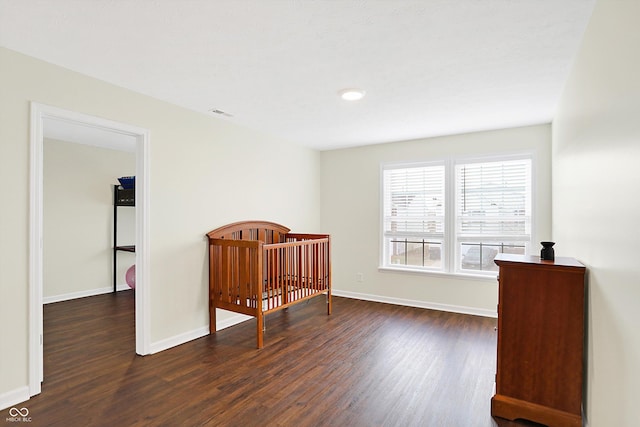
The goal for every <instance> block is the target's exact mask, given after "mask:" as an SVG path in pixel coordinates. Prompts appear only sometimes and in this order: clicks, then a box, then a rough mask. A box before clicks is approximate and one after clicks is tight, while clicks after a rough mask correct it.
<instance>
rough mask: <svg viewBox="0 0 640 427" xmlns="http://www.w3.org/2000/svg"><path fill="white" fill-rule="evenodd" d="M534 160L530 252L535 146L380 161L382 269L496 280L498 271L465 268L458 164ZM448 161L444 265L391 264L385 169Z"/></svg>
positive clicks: (532, 234) (532, 235) (532, 187)
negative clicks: (459, 228) (459, 230)
mask: <svg viewBox="0 0 640 427" xmlns="http://www.w3.org/2000/svg"><path fill="white" fill-rule="evenodd" d="M523 159H527V160H529V161H530V176H529V180H530V195H529V196H530V200H531V202H530V234H529V237H530V239H529V242H528V244H526V245H525V254H526V255H530V254H531V250H532V248H533V243H534V241H535V240H534V239H535V236H536V223H537V217H536V156H535V152H534V151H531V150H522V151H518V152H509V153H493V154H486V155H481V156H448V157H445V158H435V159H429V160H424V161H413V162H383V163H381V164H380V175H379V183H380V187H379V191H380V193H379V195H380V211H379V215H380V225H379V230H378V236H379V264H378V269H379V270H381V271H395V272H401V273H413V274H422V275H434V276H457V277H460V278H470V279H474V280H475V279H490V280H495V277H496V276H497V271H481V270H478V271H475V270H466V269H464V270H463V269H461V268H460V264H461V259H460V253H459V252H460V249H459V246H460V245H459V242H458V235H457V230H456V226H457V224H456V221H457V217H456V215H457V211H456V208H457V206H456V203H457V200H455V198H456V168H457V166H458V165H461V164H468V163H490V162H507V161H512V160H523ZM438 164H440V165H442V164H443V165H444V167H445V177H444V179H445V183H444V187H445V193H444V194H445V196H444V197H445V212H444V217H445V220H444V237H443V243H442V247H443V250H442V252H441V256H442V269H439V270H434V269H426V268H422V267H417V266H408V265H401V264H391V263H389V262H387V260H386V259H385V257H386V251H385V244H386V243H385V242H386V240H385V229H384V227H385V197H386V196H385V184H384V173H385V170H389V169H401V168H409V167H423V166H431V165H438Z"/></svg>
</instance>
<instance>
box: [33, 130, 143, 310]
mask: <svg viewBox="0 0 640 427" xmlns="http://www.w3.org/2000/svg"><path fill="white" fill-rule="evenodd" d="M88 142H90V141H88ZM135 160H136V156H135V154H134V153H131V152H126V151H117V150H111V149H106V148H99V147H93V146H90V145H83V144H75V143H71V142H64V141H57V140H52V139H45V141H44V175H43V176H44V178H43V181H44V185H43V187H44V188H43V189H44V191H43V193H44V194H43V202H44V233H43V234H44V250H43V252H44V266H43V270H44V271H43V273H44V276H43V277H44V279H43V294H44V299H45V302H46V301H49V300H54V301H57V300H61V299H69V298H70V297H74V296H76V297H77V296H86V295H92V294H96V293H101V292H102V293H103V292H105V291H107V292H108V291H109V290H111V289H113V281H112V280H113V266H112V259H113V251H112V247H113V243H112V242H113V184H117V183H118V181H117V178H118V177H120V176H130V175H135V172H136V164H135V163H136V162H135ZM118 244H120V245H127V244H128V245H132V244H135V209H134V208H130V207H122V208H118ZM118 261H119V262H118V272H117V274H116V278H117V283H118V284H119V285H122V284H124V283H125V278H124V276H125V272H126V270H127V268H128V267H129V266H130V265H131V264H134V263H135V255H134V254H131V253H127V252H120V253H118Z"/></svg>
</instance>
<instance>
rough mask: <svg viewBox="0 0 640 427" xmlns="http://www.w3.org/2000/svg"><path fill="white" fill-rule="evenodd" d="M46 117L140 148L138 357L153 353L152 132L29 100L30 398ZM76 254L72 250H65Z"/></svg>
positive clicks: (37, 385)
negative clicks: (122, 139) (130, 139)
mask: <svg viewBox="0 0 640 427" xmlns="http://www.w3.org/2000/svg"><path fill="white" fill-rule="evenodd" d="M44 119H48V120H61V121H64V122H66V123H70V124H75V125H78V126H85V127H87V126H88V127H93V128H96V129H99V130H102V131H107V132H115V133H118V134H121V135H127V136H131V137H134V138H135V141H136V143H135V144H136V147H135V153H136V214H135V215H136V242H135V243H136V291H135V292H136V298H135V312H136V314H135V325H136V326H135V328H136V353H137V354H139V355H146V354H149V353H150V351H149V348H150V338H149V337H150V326H149V323H150V322H149V319H150V304H149V301H150V292H149V283H150V280H149V137H150V132H149V130H148V129H144V128H140V127H136V126H131V125H128V124H125V123H119V122H114V121H111V120H107V119H102V118H99V117H94V116H89V115H86V114H81V113H77V112H74V111H68V110H63V109H61V108H56V107H52V106H49V105H44V104H40V103H36V102H31V135H30V143H31V157H30V190H29V191H30V200H29V395H30V396H33V395H36V394H39V393H40V391H41V383H42V381H43V378H44V372H43V347H42V340H43V336H42V334H43V319H42V305H43V246H42V242H43V231H44V230H43V204H44V203H43V175H44V174H43V166H44V162H43V160H44V154H43V148H44ZM67 249H68V250H69V253H73V248H67Z"/></svg>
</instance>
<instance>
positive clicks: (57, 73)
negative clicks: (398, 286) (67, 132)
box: [0, 48, 320, 397]
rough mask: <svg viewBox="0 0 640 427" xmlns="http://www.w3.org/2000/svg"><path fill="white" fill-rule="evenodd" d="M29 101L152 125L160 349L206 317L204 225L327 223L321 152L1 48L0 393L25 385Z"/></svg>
mask: <svg viewBox="0 0 640 427" xmlns="http://www.w3.org/2000/svg"><path fill="white" fill-rule="evenodd" d="M30 101H36V102H39V103H43V104H47V105H52V106H55V107H59V108H63V109H66V110H71V111H77V112H80V113H83V114H89V115H93V116H98V117H103V118H106V119H109V120H115V121H118V122H123V123H128V124H131V125H134V126H137V127H141V128H146V129H149V130H150V135H151V140H150V147H149V152H150V160H149V162H150V165H149V167H150V203H149V205H150V206H149V210H150V221H149V222H150V248H149V255H150V283H149V291H150V295H151V301H150V306H151V310H150V311H151V313H150V329H151V337H150V341H151V345H153V344H154V343H157V342H160V341H163V340H166V339H170V338H172V337H176V336H179V335H181V334H188V333H190V332H192V331H195V330H201V329H202V328H204V327H206V325H207V324H208V314H207V277H206V274H207V264H206V260H207V256H206V253H207V252H206V250H207V249H206V241H205V238H204V235H205V233H206V232H207V231H209V230H211V229H213V228H215V227H218V226H220V225H223V224H226V223H228V222H232V221H238V220H242V219H265V220H271V221H275V222H279V223H282V224H285V225H287V226H289V227H291V228H292V229H293V230H296V231H317V230H319V225H320V205H319V197H318V193H319V185H320V184H319V176H320V175H319V162H320V157H319V154H318V153H317V152H315V151H313V150H310V149H306V148H303V147H300V146H299V145H297V144H294V143H292V142H286V141H281V140H277V139H274V138H273V137H270V136H267V135H263V134H260V133H257V132H255V131H251V130H248V129H244V128H242V127H239V126H236V125H234V124H232V123H230V122H227V121H223V120H220V119H217V118H213V117H210V116H209V115H207V114H200V113H197V112H193V111H189V110H186V109H183V108H179V107H176V106H173V105H171V104H168V103H165V102H161V101H158V100H156V99H152V98H149V97H147V96H143V95H140V94H137V93H134V92H131V91H128V90H125V89H123V88H120V87H117V86H113V85H110V84H107V83H104V82H101V81H99V80H96V79H93V78H90V77H87V76H83V75H81V74H78V73H74V72H71V71H69V70H66V69H63V68H60V67H57V66H54V65H51V64H47V63H45V62H42V61H39V60H36V59H34V58H30V57H27V56H24V55H21V54H18V53H15V52H12V51H10V50H7V49H4V48H0V142H1V144H0V150H1V151H0V173H1V174H2V175H1V176H0V182H2V183H3V185H4V186H5V187H4V197H3V199H2V207H1V209H0V304H2V307H1V309H0V397H2V396H3V394H6V393H12V392H15V391H16V390H18V389H24V388H25V387H26V386H27V385H28V379H27V377H28V375H27V374H28V371H27V370H28V365H27V361H28V342H27V337H28V319H29V312H28V253H29V246H28V230H29V102H30ZM285 162H286V163H285ZM6 196H10V197H8V198H7V197H6ZM230 316H231V315H230V314H227V313H224V314H222V315H221V318H220V320H221V321H224V319H225V318H228V317H230ZM134 350H135V349H131V351H132V354H133V352H134Z"/></svg>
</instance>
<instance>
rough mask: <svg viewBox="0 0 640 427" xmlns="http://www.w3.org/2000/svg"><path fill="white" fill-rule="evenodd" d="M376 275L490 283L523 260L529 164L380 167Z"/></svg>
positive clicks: (528, 230) (528, 227) (522, 159)
mask: <svg viewBox="0 0 640 427" xmlns="http://www.w3.org/2000/svg"><path fill="white" fill-rule="evenodd" d="M382 184H383V189H382V191H383V203H382V210H383V213H382V216H383V219H382V255H381V256H382V263H381V264H382V267H390V268H399V269H410V270H421V271H436V272H445V273H465V274H481V275H483V274H484V275H495V272H496V271H497V266H496V265H495V264H494V262H493V259H494V258H495V256H496V254H498V253H503V252H504V253H519V254H524V253H528V252H529V246H530V243H531V228H532V215H531V206H532V201H531V194H532V193H531V156H526V157H524V156H523V157H519V158H504V157H503V158H495V159H482V160H479V161H466V160H465V161H461V160H455V159H453V160H450V161H447V162H445V161H442V162H438V163H422V164H409V165H384V166H383V168H382Z"/></svg>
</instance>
